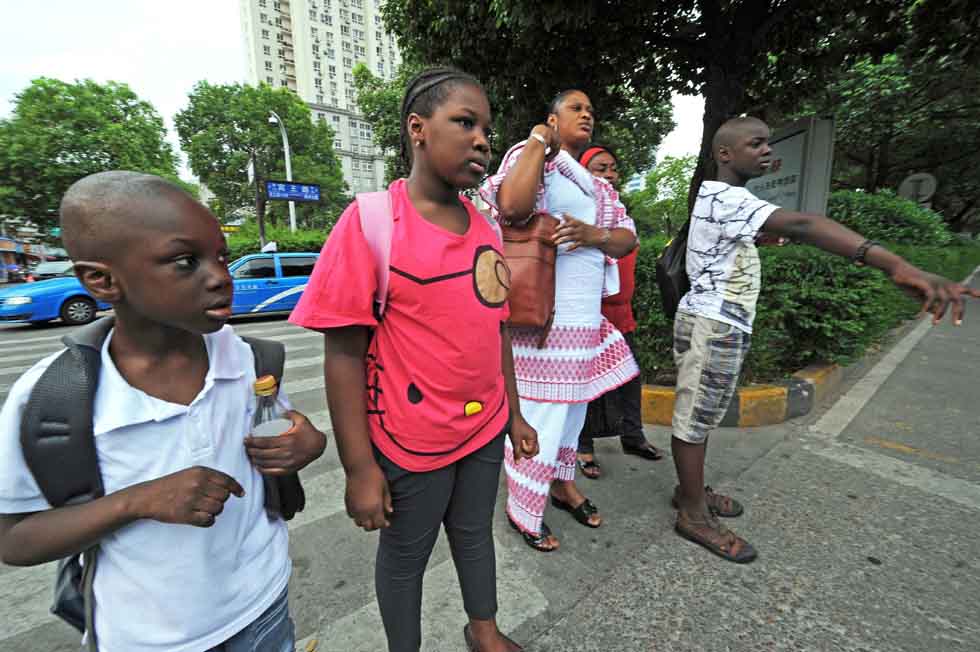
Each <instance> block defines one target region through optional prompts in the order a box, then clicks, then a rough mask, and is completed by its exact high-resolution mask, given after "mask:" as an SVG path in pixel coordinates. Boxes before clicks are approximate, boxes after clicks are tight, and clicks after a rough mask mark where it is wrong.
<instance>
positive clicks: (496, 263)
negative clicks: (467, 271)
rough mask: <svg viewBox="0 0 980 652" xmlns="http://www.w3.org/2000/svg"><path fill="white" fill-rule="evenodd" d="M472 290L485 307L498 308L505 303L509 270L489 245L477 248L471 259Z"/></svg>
mask: <svg viewBox="0 0 980 652" xmlns="http://www.w3.org/2000/svg"><path fill="white" fill-rule="evenodd" d="M473 290H474V291H475V292H476V298H477V299H479V300H480V303H482V304H483V305H485V306H488V307H490V308H499V307H500V306H502V305H504V302H505V301H507V291H508V290H510V270H509V269H507V263H506V261H504V257H503V256H501V255H500V254H499V253H498V252H497V250H496V249H494V248H493V247H491V246H490V245H483V246H481V247H477V249H476V254H475V256H474V259H473Z"/></svg>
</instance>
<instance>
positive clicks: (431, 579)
mask: <svg viewBox="0 0 980 652" xmlns="http://www.w3.org/2000/svg"><path fill="white" fill-rule="evenodd" d="M494 539H495V545H496V551H497V595H501V596H520V599H509V600H500V601H499V607H498V609H499V610H498V612H497V624H498V626H499V627H500V630H501V631H503V632H509V631H513V630H515V629H517V628H518V627H520V626H521V625H522V624H524V623H525V622H526V621H528V620H530V619H532V618H535V617H537V616H539V615H540V614H542V613H544V611H545V610H546V609H547V608H548V599H547V598H546V597H545V595H544V594H543V593H542V592H541V590H540V589H538V588H537V587H536V586H535V585H534V583H533V582H529V581H528V577H530V576H531V574H530V569H528V568H524V567H523V563H524V562H525V560H526V559H527V555H526V554H522V553H524V549H523V546H522V547H521V549H520V550H510V549H509V548H507V547H505V546H503V545H501V544H500V542H499V541H496V537H494ZM465 623H466V612H464V611H463V599H462V597H461V596H460V593H459V580H458V579H457V578H456V567H455V565H454V564H453V561H452V559H447V560H445V561H443V562H441V563H439V564H436V565H434V566H430V567H429V568H428V569H427V570H426V573H425V580H424V582H423V586H422V649H423V650H459V649H462V648H463V625H464V624H465ZM314 638H315V639H317V641H318V645H317V650H318V652H377V651H378V650H385V649H387V646H388V642H387V640H386V639H385V633H384V627H383V626H382V624H381V614H380V612H379V611H378V604H377V602H376V601H375V600H372V601H371V602H370V603H368V604H366V605H364V606H363V607H361V608H360V609H358V610H357V611H355V612H353V613H351V614H350V615H348V616H345V617H343V618H339V619H337V620H335V621H333V622H331V623H328V624H327V625H325V626H323V627H321V628H320V630H319V631H318V632H316V633H314V634H313V635H311V636H309V637H307V638H305V639H303V640H301V641H300V642H299V643H298V644H297V646H296V649H297V650H304V649H306V644H307V643H308V642H309V641H310V640H311V639H314Z"/></svg>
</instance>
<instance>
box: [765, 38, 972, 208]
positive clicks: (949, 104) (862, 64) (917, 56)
mask: <svg viewBox="0 0 980 652" xmlns="http://www.w3.org/2000/svg"><path fill="white" fill-rule="evenodd" d="M906 31H907V33H906V38H904V39H902V45H900V46H899V48H898V50H897V52H896V53H894V54H886V55H884V56H880V57H873V56H870V55H868V56H864V57H861V58H859V59H857V60H856V61H855V62H854V63H853V64H852V65H850V66H848V67H845V68H843V69H842V70H840V71H838V72H837V73H836V74H830V75H827V76H826V77H825V79H824V80H823V83H822V84H821V85H820V86H819V87H816V88H814V89H813V90H811V91H809V93H807V94H801V93H799V92H798V91H796V92H793V91H790V90H789V89H787V90H786V92H785V93H777V94H775V95H774V99H776V100H777V102H778V105H779V107H780V109H781V110H782V111H784V112H785V113H787V114H789V115H791V116H792V115H794V114H796V115H810V114H818V115H832V116H834V118H835V121H836V127H837V130H836V131H837V136H836V146H835V162H834V185H835V186H837V187H838V188H859V189H862V190H865V191H867V192H870V193H874V192H876V191H877V190H879V189H880V188H886V187H890V188H893V189H894V188H897V187H898V185H899V183H900V182H901V180H902V179H903V178H904V177H905V176H906V175H908V174H910V173H912V172H922V171H925V172H931V173H932V174H934V175H935V176H936V177H937V179H939V181H940V187H939V189H938V192H937V194H936V196H935V198H934V200H933V204H934V207H935V208H937V209H938V210H940V211H941V212H942V213H944V215H945V219H946V220H947V221H948V222H949V224H950V226H951V227H953V228H963V227H964V226H966V224H967V223H968V222H969V221H970V220H971V218H972V217H973V216H975V215H976V214H977V213H978V208H980V206H978V205H980V178H978V176H977V175H976V174H975V173H974V172H973V171H974V170H976V169H977V168H978V167H980V101H978V100H977V97H978V96H980V60H977V61H971V59H970V58H969V57H967V56H964V55H965V54H967V53H968V51H967V52H949V53H945V54H942V53H940V54H937V51H936V50H935V49H934V48H933V47H929V48H926V49H925V50H923V51H919V50H917V48H915V47H912V45H911V44H914V43H916V41H915V39H914V34H915V29H914V26H913V25H912V24H911V21H907V23H906ZM952 143H955V144H956V147H955V149H954V148H951V144H952Z"/></svg>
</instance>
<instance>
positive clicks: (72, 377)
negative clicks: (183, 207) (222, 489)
mask: <svg viewBox="0 0 980 652" xmlns="http://www.w3.org/2000/svg"><path fill="white" fill-rule="evenodd" d="M114 323H115V322H114V319H113V318H112V317H104V318H102V319H99V320H98V321H95V322H93V323H91V324H89V325H87V326H84V327H82V328H80V329H78V330H77V331H75V332H74V333H73V334H72V335H68V336H66V337H64V338H63V339H62V341H63V342H64V344H65V346H66V347H67V350H66V351H65V352H64V353H62V354H61V355H59V356H58V357H57V358H55V359H54V361H53V362H52V363H51V366H49V367H48V368H47V369H46V370H45V371H44V373H43V374H41V377H40V378H39V379H38V381H37V383H36V384H35V385H34V389H33V390H32V392H31V395H30V398H29V399H28V401H27V406H26V407H25V409H24V414H23V416H22V418H21V424H20V442H21V448H22V449H23V452H24V460H25V461H26V462H27V466H28V468H29V469H30V471H31V474H33V476H34V479H35V480H36V481H37V484H38V486H39V487H40V489H41V493H42V494H43V495H44V497H45V499H46V500H47V501H48V502H49V503H50V504H51V506H52V507H63V506H65V505H78V504H81V503H86V502H89V501H91V500H95V499H97V498H101V497H102V496H103V495H105V489H104V487H103V485H102V474H101V472H100V471H99V461H98V456H97V454H96V448H95V436H94V434H93V426H92V420H93V407H92V406H93V404H94V402H95V392H96V389H97V388H98V386H99V373H100V371H101V367H102V345H103V343H104V342H105V338H106V336H107V335H108V334H109V331H110V330H111V329H112V326H113V324H114ZM242 339H243V340H245V341H246V342H247V343H248V344H249V346H251V347H252V353H253V355H254V357H255V374H256V377H259V376H264V375H266V374H271V375H272V376H275V378H276V380H277V381H281V380H282V372H283V365H284V362H285V357H286V350H285V347H284V346H283V345H282V343H281V342H275V341H272V340H262V339H258V338H249V337H243V338H242ZM263 480H264V482H265V506H266V508H267V509H271V510H273V511H276V512H278V513H279V514H281V515H282V517H283V518H285V519H286V520H289V519H291V518H292V517H293V516H294V515H295V514H296V512H299V511H302V510H303V507H304V506H305V503H306V497H305V494H304V492H303V486H302V485H301V484H300V481H299V476H298V475H296V474H291V475H287V476H277V477H273V476H263ZM97 557H98V545H96V546H93V547H91V548H89V549H87V550H85V551H83V552H82V553H80V554H77V555H73V556H71V557H68V558H66V559H62V560H61V561H59V562H58V572H57V579H56V582H55V591H54V604H53V605H52V607H51V612H52V613H53V614H55V615H56V616H58V617H59V618H61V619H62V620H64V621H65V622H67V623H68V624H70V625H71V626H73V627H75V628H76V629H77V630H79V631H80V632H85V631H87V632H88V649H89V650H90V651H92V652H94V651H95V650H97V649H98V648H97V643H96V641H95V629H94V627H93V626H92V625H93V622H94V621H93V615H94V613H95V600H94V597H93V594H92V580H93V578H94V576H95V567H96V559H97Z"/></svg>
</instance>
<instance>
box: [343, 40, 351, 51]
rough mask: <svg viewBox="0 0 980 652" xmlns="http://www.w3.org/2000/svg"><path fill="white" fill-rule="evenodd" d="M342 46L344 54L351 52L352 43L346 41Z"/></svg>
mask: <svg viewBox="0 0 980 652" xmlns="http://www.w3.org/2000/svg"><path fill="white" fill-rule="evenodd" d="M341 46H342V47H341V49H342V50H343V51H344V52H350V51H351V47H350V41H344V42H343V43H341Z"/></svg>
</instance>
